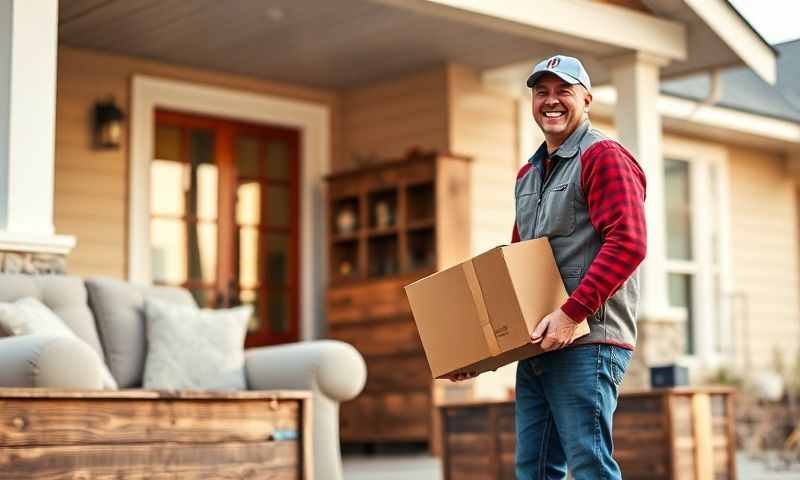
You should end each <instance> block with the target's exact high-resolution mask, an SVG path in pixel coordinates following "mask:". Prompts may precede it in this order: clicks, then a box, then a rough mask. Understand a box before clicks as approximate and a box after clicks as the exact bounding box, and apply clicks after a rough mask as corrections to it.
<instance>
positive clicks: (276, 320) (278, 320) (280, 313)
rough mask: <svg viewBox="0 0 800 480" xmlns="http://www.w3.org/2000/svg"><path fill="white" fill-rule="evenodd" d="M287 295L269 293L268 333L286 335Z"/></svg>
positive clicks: (287, 320) (287, 318)
mask: <svg viewBox="0 0 800 480" xmlns="http://www.w3.org/2000/svg"><path fill="white" fill-rule="evenodd" d="M288 297H289V295H288V292H270V293H269V299H268V303H267V318H269V331H270V332H272V333H286V332H287V331H288V330H289V328H288V327H289V298H288Z"/></svg>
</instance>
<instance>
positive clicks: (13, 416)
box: [0, 389, 313, 480]
mask: <svg viewBox="0 0 800 480" xmlns="http://www.w3.org/2000/svg"><path fill="white" fill-rule="evenodd" d="M310 412H311V410H310V394H308V393H306V392H294V391H275V392H230V393H227V392H226V393H222V392H200V391H192V392H190V391H185V392H166V391H148V390H121V391H60V390H49V389H0V479H2V480H5V479H8V480H12V479H13V480H26V479H31V480H33V479H37V480H44V479H47V480H51V479H52V480H57V479H77V478H80V479H87V480H88V479H99V478H125V479H145V478H148V479H168V478H169V479H178V478H180V479H208V478H248V479H271V480H289V479H310V478H311V477H312V474H313V473H312V468H311V461H312V458H311V450H310V447H311V432H310V430H309V429H310V428H311V422H310V419H309V415H310Z"/></svg>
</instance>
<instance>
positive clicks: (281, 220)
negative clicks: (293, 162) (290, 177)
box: [266, 186, 289, 227]
mask: <svg viewBox="0 0 800 480" xmlns="http://www.w3.org/2000/svg"><path fill="white" fill-rule="evenodd" d="M266 190H267V192H266V193H267V206H266V208H267V224H268V225H270V226H273V227H286V226H288V225H289V189H288V188H286V187H282V186H269V187H267V188H266Z"/></svg>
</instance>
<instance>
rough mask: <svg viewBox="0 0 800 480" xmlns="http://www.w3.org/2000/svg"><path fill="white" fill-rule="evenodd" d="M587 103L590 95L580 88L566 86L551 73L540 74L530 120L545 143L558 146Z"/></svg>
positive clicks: (580, 119)
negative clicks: (542, 134)
mask: <svg viewBox="0 0 800 480" xmlns="http://www.w3.org/2000/svg"><path fill="white" fill-rule="evenodd" d="M591 103H592V95H591V94H590V93H589V92H587V91H586V89H585V88H583V86H582V85H580V84H577V85H570V84H569V83H567V82H565V81H564V80H562V79H561V78H559V77H558V76H556V75H553V74H547V75H543V76H542V78H540V79H539V80H538V81H537V82H536V85H534V86H533V118H534V120H536V123H537V124H538V125H539V128H541V129H542V132H543V133H544V135H545V138H546V139H547V141H548V142H547V143H548V144H552V145H555V146H558V145H560V144H561V143H562V142H563V141H564V140H566V139H567V137H569V135H570V134H571V133H572V132H574V131H575V129H576V128H578V125H580V124H581V122H582V121H583V115H584V113H585V112H588V110H589V105H591Z"/></svg>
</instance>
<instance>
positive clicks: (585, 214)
mask: <svg viewBox="0 0 800 480" xmlns="http://www.w3.org/2000/svg"><path fill="white" fill-rule="evenodd" d="M527 85H528V87H530V88H531V89H532V94H533V118H534V120H535V121H536V123H537V124H538V125H539V127H540V128H541V130H542V132H543V133H544V137H545V141H544V143H543V144H542V145H541V146H540V147H539V149H538V150H537V151H536V153H535V154H534V155H533V156H532V157H531V158H530V159H529V161H528V163H527V164H525V165H524V166H523V167H522V169H520V171H519V174H518V175H517V181H516V187H515V197H516V222H515V225H514V229H513V234H512V242H516V241H520V240H528V239H532V238H539V237H547V238H548V239H549V241H550V245H551V247H552V249H553V254H554V256H555V259H556V263H557V264H558V268H559V271H560V272H561V277H562V279H563V281H564V284H565V286H566V287H567V292H568V293H569V294H570V297H569V299H568V300H567V301H566V302H565V303H564V304H563V305H562V306H561V308H559V309H557V310H556V311H554V312H552V313H550V314H549V315H547V316H546V317H544V319H542V321H541V322H540V323H539V325H538V326H537V327H536V329H535V330H534V332H533V334H532V337H531V341H532V342H534V343H539V342H540V343H541V347H542V349H543V350H545V351H546V353H543V354H541V355H539V356H536V357H533V358H529V359H526V360H522V361H520V362H519V363H518V365H517V380H516V382H517V383H516V421H517V425H516V427H517V454H516V470H517V479H518V480H545V479H547V480H551V479H562V478H566V471H567V465H569V469H570V471H571V473H572V476H573V477H574V478H575V480H597V479H619V478H622V477H621V473H620V470H619V467H618V465H617V463H616V462H615V461H614V459H613V457H612V451H613V446H612V440H611V431H612V423H611V420H612V416H613V414H614V410H615V409H616V406H617V388H618V387H619V385H620V383H621V382H622V377H623V375H624V373H625V370H626V368H627V367H628V364H629V362H630V359H631V355H632V353H633V348H634V344H635V341H636V324H635V319H636V311H637V307H638V300H639V275H638V268H637V267H638V266H639V264H640V263H641V261H642V260H643V259H644V257H645V252H646V230H645V217H644V200H645V177H644V173H643V172H642V169H641V168H640V167H639V165H638V163H637V162H636V160H635V159H634V158H633V156H632V155H631V154H630V153H629V152H628V151H627V150H626V149H625V148H624V147H622V146H621V145H620V144H619V143H617V142H615V141H613V140H609V139H607V138H606V137H605V136H603V135H602V134H601V133H600V132H598V131H597V130H594V129H592V128H591V125H590V124H589V119H588V113H589V109H590V107H591V104H592V94H591V88H592V87H591V81H590V80H589V75H588V74H587V73H586V70H585V69H584V68H583V65H582V64H581V62H580V61H579V60H577V59H575V58H571V57H566V56H562V55H557V56H554V57H551V58H548V59H546V60H544V61H542V62H541V63H539V64H537V65H536V66H535V67H534V69H533V72H532V73H531V75H530V76H529V77H528V81H527ZM624 93H625V92H620V94H621V95H624ZM584 320H587V321H588V322H589V327H590V330H591V331H590V333H589V334H588V335H586V336H584V337H581V338H579V339H577V340H576V341H575V342H574V343H573V342H572V336H573V334H574V332H575V327H576V325H577V324H578V323H580V322H582V321H584ZM565 347H568V348H565ZM470 376H471V375H465V376H461V377H459V378H454V380H459V379H463V378H469V377H470Z"/></svg>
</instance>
